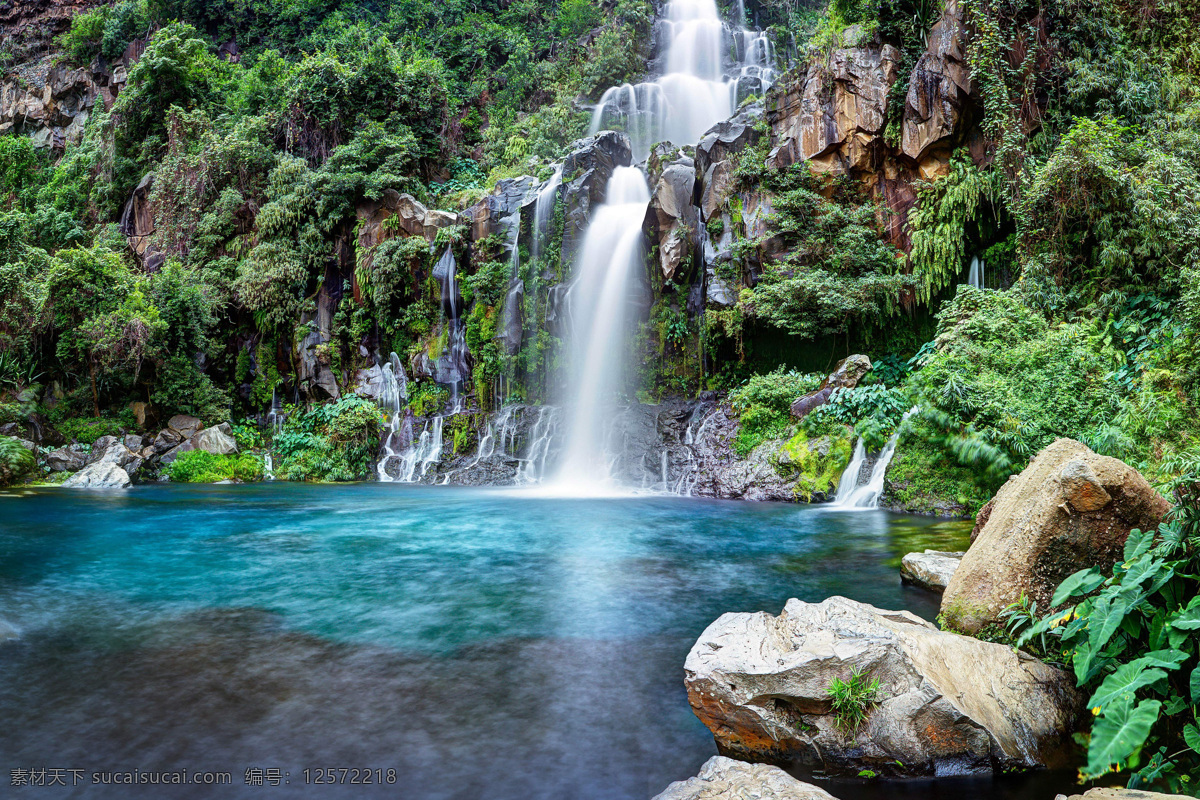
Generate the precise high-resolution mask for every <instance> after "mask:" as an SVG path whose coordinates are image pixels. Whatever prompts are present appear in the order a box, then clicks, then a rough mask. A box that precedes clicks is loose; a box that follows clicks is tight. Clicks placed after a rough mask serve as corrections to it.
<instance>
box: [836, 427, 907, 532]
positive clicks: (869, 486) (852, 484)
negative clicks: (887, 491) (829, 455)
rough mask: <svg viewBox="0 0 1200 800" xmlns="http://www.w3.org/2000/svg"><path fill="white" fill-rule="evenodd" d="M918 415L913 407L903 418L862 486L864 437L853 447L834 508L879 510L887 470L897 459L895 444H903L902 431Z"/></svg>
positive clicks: (864, 456)
mask: <svg viewBox="0 0 1200 800" xmlns="http://www.w3.org/2000/svg"><path fill="white" fill-rule="evenodd" d="M916 411H917V408H916V406H914V407H912V408H910V409H909V410H908V411H906V412H905V413H904V416H903V417H901V418H900V425H897V426H896V432H895V433H893V434H892V438H890V439H888V441H887V444H886V445H884V447H883V450H881V451H879V457H878V458H876V459H875V464H874V466H872V467H871V474H870V476H869V477H868V478H867V482H866V483H864V484H861V485H860V484H859V479H860V478H861V473H862V466H863V461H864V460H865V459H866V448H865V447H864V446H863V440H862V437H859V439H858V441H857V442H856V443H855V445H854V455H853V456H851V457H850V463H849V464H848V465H847V466H846V470H845V472H843V473H842V477H841V478H840V479H839V480H838V489H837V495H836V496H835V497H834V500H833V503H832V504H831V506H830V507H831V508H839V509H847V510H849V509H871V508H879V497H880V495H882V494H883V481H884V478H885V477H887V469H888V466H889V465H890V464H891V463H892V457H893V456H895V455H896V442H898V441H899V440H900V428H901V426H902V425H903V424H904V421H905V420H906V419H908V418H909V417H911V416H912V415H913V414H915V413H916Z"/></svg>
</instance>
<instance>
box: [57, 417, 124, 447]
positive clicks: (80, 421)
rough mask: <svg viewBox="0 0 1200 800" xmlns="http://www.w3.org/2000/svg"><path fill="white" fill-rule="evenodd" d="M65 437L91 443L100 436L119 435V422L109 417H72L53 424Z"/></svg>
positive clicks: (81, 442) (120, 431)
mask: <svg viewBox="0 0 1200 800" xmlns="http://www.w3.org/2000/svg"><path fill="white" fill-rule="evenodd" d="M55 427H56V428H58V432H59V433H61V434H62V435H63V436H64V437H66V438H67V439H70V440H72V441H76V442H79V443H80V444H92V443H93V442H95V441H96V440H97V439H99V438H100V437H101V436H120V435H121V434H122V433H123V431H122V430H121V423H120V422H119V421H117V420H115V419H112V418H110V417H74V418H71V419H64V420H63V421H62V422H59V423H57V424H56V425H55Z"/></svg>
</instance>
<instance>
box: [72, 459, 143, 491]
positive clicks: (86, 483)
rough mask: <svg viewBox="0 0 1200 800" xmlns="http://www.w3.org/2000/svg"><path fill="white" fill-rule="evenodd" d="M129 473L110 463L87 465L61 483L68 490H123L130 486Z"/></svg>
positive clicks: (102, 462)
mask: <svg viewBox="0 0 1200 800" xmlns="http://www.w3.org/2000/svg"><path fill="white" fill-rule="evenodd" d="M132 483H133V481H132V480H130V478H129V473H128V472H126V471H125V470H123V469H121V467H120V465H118V464H116V463H115V462H112V461H100V462H97V463H95V464H88V465H87V466H86V467H84V468H83V469H81V470H80V471H79V472H76V473H75V474H74V475H72V476H71V477H69V478H67V479H66V480H65V481H63V484H62V485H63V487H65V488H68V489H124V488H125V487H127V486H129V485H130V484H132Z"/></svg>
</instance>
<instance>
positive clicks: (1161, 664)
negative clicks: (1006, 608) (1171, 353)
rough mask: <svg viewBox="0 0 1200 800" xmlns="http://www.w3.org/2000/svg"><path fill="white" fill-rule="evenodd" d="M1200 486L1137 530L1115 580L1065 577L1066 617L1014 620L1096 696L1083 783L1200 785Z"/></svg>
mask: <svg viewBox="0 0 1200 800" xmlns="http://www.w3.org/2000/svg"><path fill="white" fill-rule="evenodd" d="M1195 482H1196V476H1195V475H1192V474H1188V475H1186V476H1185V477H1183V478H1181V479H1179V480H1178V481H1177V486H1178V487H1179V488H1180V489H1182V491H1180V492H1178V495H1179V497H1180V499H1181V501H1182V502H1183V505H1181V506H1180V507H1177V508H1176V509H1175V511H1173V512H1172V516H1171V518H1170V519H1169V520H1168V521H1167V522H1164V523H1163V524H1162V525H1160V526H1159V528H1158V530H1151V531H1141V530H1134V531H1132V532H1130V534H1129V538H1128V540H1127V541H1126V543H1125V550H1124V553H1123V557H1122V560H1121V561H1120V562H1119V563H1117V564H1115V565H1113V567H1112V574H1111V575H1110V576H1108V577H1106V576H1105V575H1104V574H1103V573H1102V572H1101V570H1100V569H1099V568H1097V567H1092V568H1089V569H1086V570H1082V571H1080V572H1078V573H1076V574H1074V575H1072V576H1070V577H1069V578H1067V579H1066V580H1064V581H1063V582H1062V584H1061V585H1060V586H1059V587H1058V589H1057V591H1055V593H1054V597H1053V599H1052V601H1051V602H1052V605H1053V606H1055V607H1059V608H1063V607H1064V605H1065V610H1059V611H1055V612H1053V613H1051V614H1048V615H1046V616H1044V617H1042V618H1041V619H1037V618H1036V616H1035V614H1031V613H1028V610H1026V611H1024V612H1018V613H1015V614H1014V615H1013V617H1014V623H1015V624H1014V628H1015V629H1018V630H1021V631H1022V632H1021V636H1020V639H1019V642H1018V643H1019V644H1020V645H1021V646H1029V647H1031V648H1033V649H1035V650H1037V651H1039V652H1041V653H1042V654H1044V655H1046V656H1049V657H1052V658H1057V659H1060V660H1062V661H1063V662H1064V663H1066V664H1067V665H1069V666H1070V667H1072V668H1073V670H1074V673H1075V676H1076V679H1077V680H1078V683H1079V686H1080V687H1081V688H1082V689H1084V690H1086V691H1087V692H1089V693H1090V699H1089V700H1088V703H1087V705H1088V708H1090V709H1091V710H1092V714H1093V715H1094V716H1095V721H1094V723H1093V725H1092V729H1091V733H1090V736H1088V737H1087V741H1088V753H1087V764H1086V766H1084V767H1083V768H1082V769H1081V770H1080V779H1081V780H1094V779H1096V778H1099V777H1101V776H1103V775H1105V774H1107V773H1109V772H1113V771H1119V770H1129V771H1130V773H1131V775H1130V777H1129V786H1130V787H1131V788H1140V787H1151V786H1155V787H1164V788H1166V789H1167V790H1169V791H1180V790H1186V789H1187V787H1189V786H1190V785H1191V784H1192V783H1193V782H1194V781H1196V780H1197V779H1200V737H1198V736H1197V735H1196V733H1197V727H1196V725H1197V717H1196V707H1197V703H1198V701H1200V680H1198V679H1197V676H1198V675H1200V666H1197V664H1198V656H1200V653H1198V652H1197V640H1196V636H1195V631H1196V630H1197V629H1200V596H1198V594H1197V590H1198V589H1200V584H1198V583H1197V580H1198V579H1197V574H1198V573H1200V539H1198V538H1197V527H1196V522H1197V509H1196V507H1195V506H1194V505H1193V504H1192V501H1193V500H1194V499H1195V498H1194V497H1193V496H1192V495H1193V494H1194V491H1193V487H1194V486H1195V485H1196V484H1195ZM1033 611H1034V612H1036V609H1033Z"/></svg>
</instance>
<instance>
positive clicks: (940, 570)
mask: <svg viewBox="0 0 1200 800" xmlns="http://www.w3.org/2000/svg"><path fill="white" fill-rule="evenodd" d="M963 555H965V554H964V553H947V552H943V551H940V550H926V551H925V552H924V553H909V554H908V555H906V556H904V558H903V559H902V560H901V562H900V579H901V580H903V581H904V582H905V583H912V584H916V585H917V586H920V587H921V588H922V589H928V590H929V591H931V592H943V591H945V590H946V586H947V584H949V583H950V578H951V577H953V576H954V570H956V569H958V565H959V564H960V563H962V557H963Z"/></svg>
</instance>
